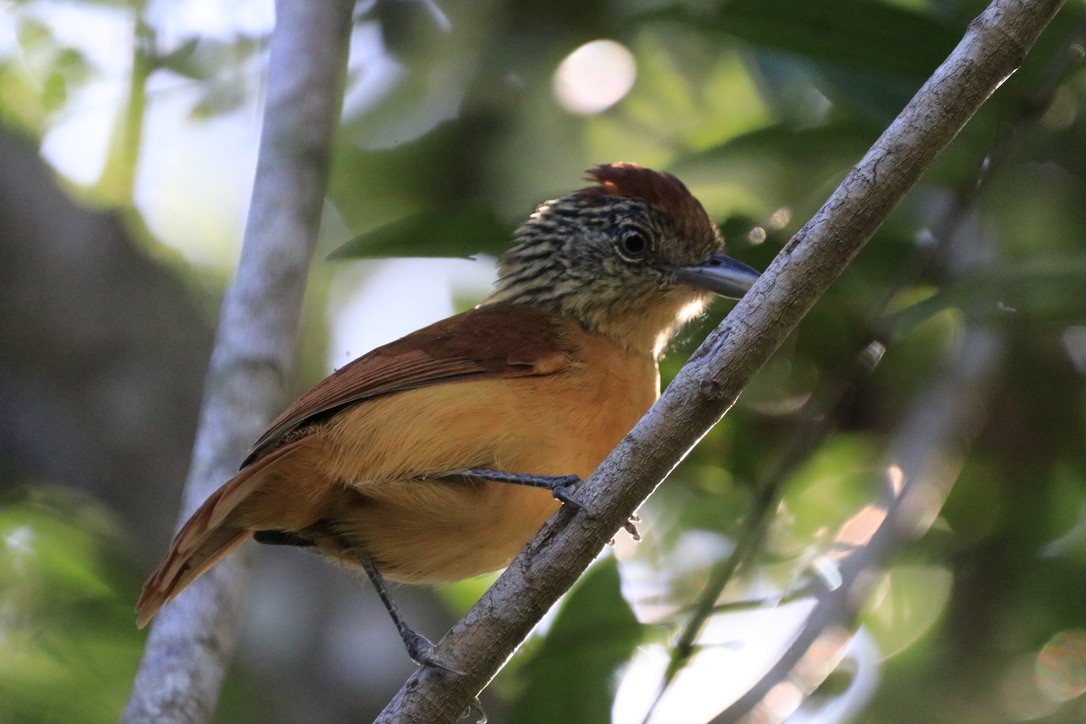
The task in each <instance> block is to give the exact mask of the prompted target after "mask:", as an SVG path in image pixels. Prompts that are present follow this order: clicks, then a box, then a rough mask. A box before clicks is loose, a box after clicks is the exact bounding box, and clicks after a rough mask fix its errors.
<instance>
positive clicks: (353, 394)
mask: <svg viewBox="0 0 1086 724" xmlns="http://www.w3.org/2000/svg"><path fill="white" fill-rule="evenodd" d="M565 324H567V325H568V322H566V323H565ZM562 327H563V324H562V322H561V321H560V320H559V319H558V318H556V317H554V316H553V315H550V314H548V313H546V312H543V311H540V310H538V309H534V308H532V307H526V306H521V305H507V304H494V305H486V306H481V307H477V308H475V309H472V310H470V311H468V312H465V313H463V314H460V315H457V316H455V317H451V318H449V319H445V320H442V321H440V322H437V323H436V324H433V325H430V326H429V327H424V328H423V329H420V330H418V331H417V332H413V333H411V334H409V335H407V336H406V337H403V338H402V339H399V340H397V341H395V342H392V343H390V344H386V345H385V346H383V347H379V348H377V349H375V350H373V351H372V352H370V353H368V354H365V355H363V356H362V357H359V358H358V359H356V360H354V361H353V362H351V363H349V364H348V365H346V366H344V367H342V368H340V369H339V370H337V371H336V372H334V373H333V374H331V375H329V376H328V377H326V378H325V379H323V380H322V381H320V382H318V383H317V384H316V385H315V386H314V387H312V388H311V389H310V390H309V391H308V392H306V393H305V394H303V395H302V396H301V397H299V398H298V399H297V400H296V401H295V402H294V404H292V405H291V406H290V407H288V408H287V409H286V410H285V411H284V412H283V414H281V415H280V416H279V417H278V418H276V419H275V420H274V421H273V422H272V424H271V426H270V427H269V428H268V430H267V432H265V433H264V434H263V435H262V436H261V437H260V439H259V440H257V441H256V443H255V444H254V445H253V447H252V449H251V450H250V451H249V454H248V455H247V456H246V458H245V461H244V463H243V467H244V466H245V465H249V464H251V463H252V462H254V461H255V460H257V459H259V458H260V457H261V456H263V455H266V454H267V453H268V452H270V451H271V450H274V449H276V448H277V447H279V446H280V445H281V444H283V443H284V442H285V441H286V440H287V439H289V438H290V434H291V433H292V432H294V431H296V430H298V429H300V428H303V427H305V426H306V425H308V424H310V423H314V422H319V421H320V420H321V419H324V418H325V417H326V416H327V415H329V414H330V413H332V412H335V411H336V410H338V409H340V408H342V407H345V406H347V405H350V404H354V403H357V402H361V401H363V400H368V399H372V398H374V397H378V396H381V395H388V394H391V393H393V392H399V391H402V390H408V389H413V388H417V387H425V386H427V385H434V384H440V383H445V382H455V381H460V380H467V379H481V378H483V379H485V378H494V377H526V376H532V375H547V374H553V373H555V372H559V371H561V370H562V369H564V368H565V367H566V366H567V365H569V364H570V363H571V362H572V361H573V358H574V354H573V352H574V350H573V346H572V344H571V342H570V341H569V339H568V338H567V337H566V336H565V335H563V334H562V331H561V330H562Z"/></svg>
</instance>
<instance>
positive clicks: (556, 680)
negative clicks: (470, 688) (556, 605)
mask: <svg viewBox="0 0 1086 724" xmlns="http://www.w3.org/2000/svg"><path fill="white" fill-rule="evenodd" d="M640 640H641V625H640V624H639V623H638V622H637V619H636V618H634V615H633V612H631V611H630V607H629V606H628V605H627V604H626V601H625V600H624V599H623V598H622V595H621V593H620V591H619V577H618V565H617V564H616V563H615V560H614V558H613V557H608V558H607V559H605V560H603V561H601V562H600V563H599V564H597V565H596V566H594V567H593V568H592V569H590V570H589V571H588V573H587V574H585V576H584V577H583V578H582V579H581V581H580V583H579V584H578V585H577V587H576V588H574V589H573V592H572V593H570V594H569V598H568V599H567V600H566V602H565V604H564V605H563V606H562V609H561V611H559V613H558V617H557V618H556V619H555V621H554V625H553V626H552V627H551V630H550V633H549V634H547V638H546V640H545V641H544V642H543V645H542V646H541V647H540V648H539V649H538V650H537V651H536V653H535V655H534V656H533V657H532V659H531V661H529V662H528V663H527V664H525V665H524V668H523V670H522V673H521V676H522V678H523V684H524V690H523V692H522V693H521V695H520V696H519V697H518V698H517V699H515V700H514V701H513V702H512V704H511V706H510V709H509V716H508V720H509V721H515V722H518V724H532V723H533V722H547V723H548V724H549V723H550V722H559V721H585V722H605V721H610V720H611V701H612V699H613V692H614V683H615V671H616V670H617V669H618V667H619V666H621V665H622V664H623V663H625V662H626V660H627V659H628V658H629V657H630V655H631V654H632V653H633V650H634V647H636V646H637V644H638V642H639V641H640Z"/></svg>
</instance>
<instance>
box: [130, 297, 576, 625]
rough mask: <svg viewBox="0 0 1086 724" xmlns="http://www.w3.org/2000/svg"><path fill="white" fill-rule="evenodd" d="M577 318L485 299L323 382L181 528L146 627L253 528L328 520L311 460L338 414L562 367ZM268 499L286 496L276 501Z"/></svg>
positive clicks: (152, 588)
mask: <svg viewBox="0 0 1086 724" xmlns="http://www.w3.org/2000/svg"><path fill="white" fill-rule="evenodd" d="M569 324H570V322H568V321H567V320H562V319H560V318H556V317H554V316H553V315H550V314H547V313H546V312H542V311H540V310H537V309H533V308H531V307H524V306H514V305H499V304H494V305H487V306H482V307H478V308H476V309H473V310H471V311H468V312H465V313H463V314H460V315H457V316H455V317H450V318H448V319H445V320H443V321H441V322H438V323H436V324H433V325H431V326H429V327H425V328H423V329H420V330H418V331H417V332H413V333H412V334H410V335H408V336H406V337H403V338H402V339H399V340H397V341H395V342H392V343H390V344H387V345H385V346H383V347H379V348H378V349H376V350H374V351H372V352H370V353H368V354H366V355H363V356H362V357H359V358H358V359H356V360H354V361H353V362H351V363H350V364H348V365H346V366H344V367H343V368H341V369H339V370H338V371H336V372H335V373H333V374H332V375H330V376H328V377H326V378H325V379H324V380H322V381H321V382H319V383H317V384H316V385H315V386H314V387H312V388H311V389H310V390H309V391H308V392H306V393H305V394H303V395H302V396H301V397H300V398H298V400H297V401H295V402H294V403H293V404H292V405H291V406H290V407H288V408H287V409H286V411H284V412H283V414H282V415H280V416H279V417H278V418H277V419H276V420H275V421H273V422H272V424H271V426H270V427H269V428H268V431H267V432H265V433H264V435H262V436H261V438H260V439H259V440H257V442H256V444H255V445H254V446H253V448H252V450H251V451H250V452H249V454H248V456H247V457H246V459H245V461H244V463H243V467H242V469H241V471H240V472H239V473H238V474H237V475H236V476H235V477H234V478H233V479H231V480H230V481H229V482H227V483H226V484H225V485H223V486H222V487H221V488H219V489H218V490H217V491H215V492H214V493H212V495H211V496H210V497H209V498H208V499H207V500H206V501H205V502H204V503H203V505H201V506H200V508H199V509H198V510H197V511H196V512H195V513H194V514H193V515H192V517H191V518H189V520H188V521H187V522H186V523H185V525H184V526H182V528H181V530H180V531H179V532H178V533H177V535H176V536H175V537H174V540H173V542H172V544H171V545H170V549H169V551H168V553H167V554H166V557H165V559H164V560H163V561H162V563H160V564H159V566H158V568H156V569H155V571H154V572H153V573H152V574H151V576H150V577H149V578H148V580H147V582H146V583H145V584H144V588H143V593H142V594H141V595H140V598H139V601H138V603H137V604H136V610H137V613H138V621H137V625H138V626H139V627H141V628H142V627H143V626H144V625H146V623H147V622H148V621H149V620H150V619H151V618H152V617H153V616H154V615H155V613H157V612H158V610H159V609H160V608H161V607H162V606H163V605H164V604H165V603H166V602H167V601H169V600H170V599H171V598H173V597H174V596H176V595H177V594H178V593H180V592H181V591H182V590H183V589H184V588H185V587H186V586H188V585H189V584H190V583H192V582H193V581H194V580H196V578H198V577H199V576H200V575H201V574H203V573H204V572H205V571H207V570H208V569H209V568H211V567H212V566H213V565H215V563H217V562H218V561H219V560H221V559H222V558H223V557H224V556H225V555H227V554H228V553H230V552H231V551H233V550H234V549H235V548H237V547H238V546H239V545H241V544H242V543H243V542H245V541H246V540H248V539H249V538H251V537H252V535H253V533H254V532H256V531H259V530H287V531H289V530H297V529H299V528H300V527H302V526H303V525H304V524H305V521H309V522H312V521H313V520H315V519H316V518H319V517H320V515H321V512H322V511H320V510H319V509H318V506H319V502H320V501H321V500H326V499H332V497H334V496H332V497H326V496H324V495H322V494H321V493H319V492H318V491H315V490H312V489H311V488H312V486H315V485H326V484H327V481H321V480H319V479H316V478H312V477H309V476H306V475H305V473H304V469H305V468H307V467H309V466H307V465H305V463H304V461H305V456H306V455H307V454H308V455H313V454H319V450H320V446H319V444H316V443H317V440H316V437H315V433H316V432H317V431H318V430H319V429H320V426H321V423H323V422H324V421H326V420H327V419H328V418H329V417H330V416H332V415H334V414H335V413H336V412H337V411H339V410H341V409H343V408H344V407H346V406H348V405H357V404H365V402H366V401H367V400H370V399H373V398H375V397H381V396H386V395H390V394H394V393H396V392H400V391H403V390H408V389H415V388H418V387H424V386H428V385H436V384H452V383H456V382H459V381H463V380H472V379H486V378H495V377H524V376H534V375H548V374H554V373H558V372H560V371H561V370H563V369H565V368H566V367H567V366H568V365H569V364H571V363H572V362H574V359H575V356H576V355H575V350H574V349H573V348H572V343H571V342H570V341H569V340H568V339H567V335H565V334H563V332H562V330H563V328H565V327H566V326H568V325H569ZM294 495H296V496H297V500H283V499H282V498H284V497H290V496H294ZM254 496H262V498H263V499H262V500H261V504H260V505H256V504H252V503H251V501H253V500H254ZM268 496H277V497H278V498H279V499H278V500H275V502H274V504H268V502H269V501H267V498H268ZM310 509H312V512H311V511H310ZM265 518H266V519H265ZM286 518H289V519H290V520H289V521H288V520H286Z"/></svg>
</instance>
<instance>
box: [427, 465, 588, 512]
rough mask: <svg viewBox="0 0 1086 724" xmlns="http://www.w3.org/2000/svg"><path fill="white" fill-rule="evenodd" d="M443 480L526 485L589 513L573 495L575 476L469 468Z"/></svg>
mask: <svg viewBox="0 0 1086 724" xmlns="http://www.w3.org/2000/svg"><path fill="white" fill-rule="evenodd" d="M442 477H444V478H469V479H471V480H486V481H487V482H491V483H509V484H511V485H527V486H529V487H532V488H544V489H546V490H549V491H551V495H553V496H554V498H555V500H558V501H561V502H562V503H565V504H566V505H568V506H570V507H572V508H576V509H577V510H583V511H585V512H586V513H587V512H589V511H588V509H587V508H585V506H583V505H581V504H580V502H578V500H577V499H576V498H574V497H573V493H575V492H576V491H577V488H578V487H580V485H581V483H583V482H584V481H583V480H581V479H580V478H579V477H578V476H576V475H525V474H522V473H507V472H505V471H503V470H487V469H486V468H471V469H469V470H458V471H456V472H455V473H449V474H448V475H443V476H442Z"/></svg>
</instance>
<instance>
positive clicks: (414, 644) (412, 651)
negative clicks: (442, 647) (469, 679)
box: [400, 626, 464, 676]
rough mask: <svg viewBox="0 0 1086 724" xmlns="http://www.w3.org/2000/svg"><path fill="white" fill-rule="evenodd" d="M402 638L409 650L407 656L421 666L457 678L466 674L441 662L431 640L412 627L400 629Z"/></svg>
mask: <svg viewBox="0 0 1086 724" xmlns="http://www.w3.org/2000/svg"><path fill="white" fill-rule="evenodd" d="M400 638H401V639H403V645H404V647H405V648H406V649H407V655H408V656H410V657H411V660H412V661H414V662H415V663H416V664H418V665H419V666H429V667H431V668H434V669H440V670H441V671H445V672H448V673H450V674H454V675H456V676H462V675H463V673H464V672H462V671H460V670H459V669H454V668H453V667H451V666H449V665H448V664H446V663H445V662H444V661H442V660H441V658H440V657H439V656H438V655H437V652H436V651H435V650H434V645H433V644H432V643H430V639H428V638H426V637H425V636H423V635H421V634H418V633H415V631H414V630H412V629H411V628H410V627H408V626H403V627H401V628H400Z"/></svg>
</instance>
